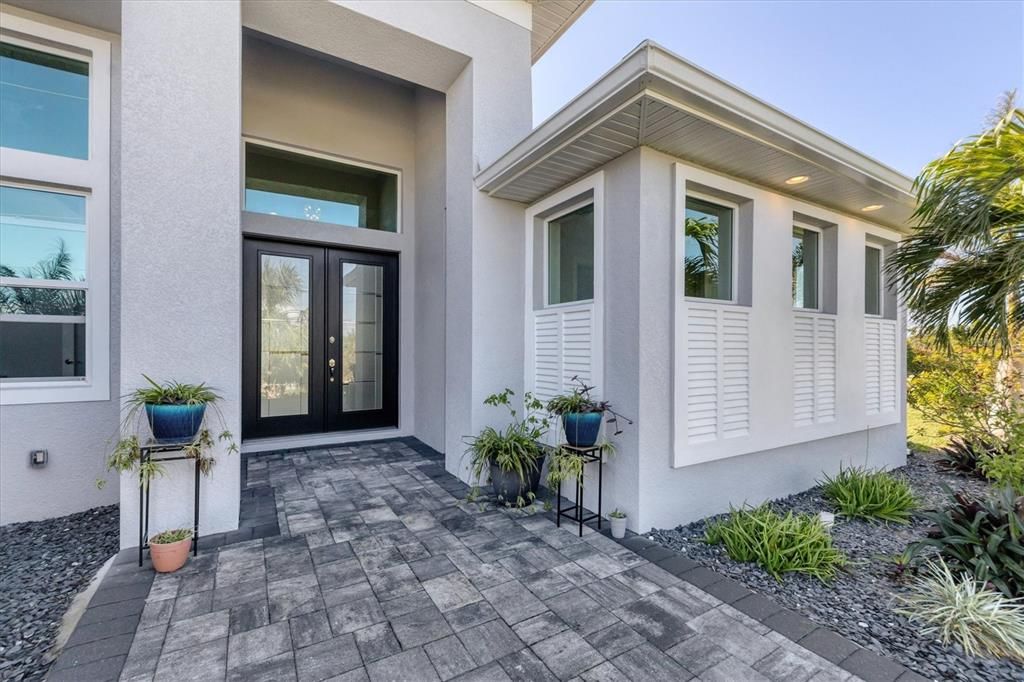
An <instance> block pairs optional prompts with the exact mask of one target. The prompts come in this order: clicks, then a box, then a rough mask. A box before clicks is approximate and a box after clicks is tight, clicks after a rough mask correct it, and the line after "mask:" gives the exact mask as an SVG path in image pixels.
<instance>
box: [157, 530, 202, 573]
mask: <svg viewBox="0 0 1024 682" xmlns="http://www.w3.org/2000/svg"><path fill="white" fill-rule="evenodd" d="M190 549H192V531H191V530H189V529H187V528H178V529H176V530H165V531H164V532H162V533H157V534H156V535H154V536H153V537H151V538H150V539H149V556H150V558H151V559H152V560H153V569H154V570H155V571H156V572H157V573H173V572H174V571H177V570H178V569H179V568H181V567H182V566H184V565H185V561H186V560H187V559H188V553H189V550H190Z"/></svg>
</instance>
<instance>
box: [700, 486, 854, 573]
mask: <svg viewBox="0 0 1024 682" xmlns="http://www.w3.org/2000/svg"><path fill="white" fill-rule="evenodd" d="M729 511H730V513H729V517H728V518H726V519H724V520H722V521H717V522H713V523H711V524H709V525H708V528H707V530H706V531H705V536H704V537H705V540H706V541H707V542H708V543H710V544H713V545H716V544H722V545H725V549H726V551H727V552H728V553H729V556H730V557H731V558H732V559H733V560H735V561H753V562H756V563H757V564H759V565H760V566H761V567H762V568H764V569H765V570H766V571H768V572H769V573H770V574H771V575H772V576H774V577H775V579H776V580H781V579H782V574H783V573H790V572H793V573H806V574H807V575H811V576H814V577H815V578H817V579H818V580H821V581H822V582H827V581H829V580H832V579H833V578H834V577H835V575H836V571H837V570H838V569H839V568H841V567H842V566H844V565H845V564H846V557H845V556H844V555H843V553H842V552H841V551H840V550H839V549H837V548H836V547H833V546H832V536H830V535H829V534H828V531H827V530H826V529H825V527H824V526H823V525H822V524H821V521H820V520H819V519H818V517H817V516H813V515H810V514H794V513H793V512H789V513H788V514H786V515H785V516H783V515H781V514H779V513H778V512H776V511H775V510H773V509H772V508H771V507H770V506H769V505H768V504H767V503H766V504H762V505H761V506H759V507H755V508H743V509H733V508H732V507H730V510H729Z"/></svg>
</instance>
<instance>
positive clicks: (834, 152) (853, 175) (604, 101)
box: [476, 41, 914, 206]
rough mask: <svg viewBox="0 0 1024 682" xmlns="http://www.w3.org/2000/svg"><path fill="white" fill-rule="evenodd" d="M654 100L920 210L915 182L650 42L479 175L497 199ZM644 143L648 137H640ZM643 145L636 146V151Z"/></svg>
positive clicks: (481, 186)
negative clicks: (598, 128) (643, 100)
mask: <svg viewBox="0 0 1024 682" xmlns="http://www.w3.org/2000/svg"><path fill="white" fill-rule="evenodd" d="M642 94H651V95H652V96H657V97H659V99H662V100H663V101H665V102H666V103H668V104H673V105H676V106H678V107H679V108H681V109H685V110H688V111H690V112H692V113H694V114H695V115H698V116H700V117H701V118H704V119H706V120H709V121H711V122H713V123H716V124H718V125H722V126H723V127H725V128H727V129H730V130H733V131H734V132H735V133H737V134H741V135H744V136H746V137H750V138H752V139H755V140H758V141H761V142H763V143H765V144H770V145H772V146H774V147H777V148H779V149H782V150H784V151H786V152H787V153H790V154H793V155H794V156H798V157H801V158H804V159H806V160H808V161H810V162H812V163H815V164H816V165H819V166H821V167H823V168H826V169H827V170H830V171H832V172H835V173H838V174H841V175H843V176H844V177H847V178H849V179H850V180H851V181H854V182H858V183H860V184H862V185H864V186H866V187H869V188H870V189H872V190H873V191H876V192H879V193H881V194H884V195H885V196H887V197H890V198H891V199H892V200H893V201H899V202H901V203H906V204H907V205H908V206H913V204H914V195H913V192H912V181H911V180H910V178H907V177H906V176H904V175H902V174H901V173H899V172H897V171H895V170H893V169H892V168H889V167H888V166H885V165H884V164H882V163H880V162H878V161H876V160H874V159H872V158H870V157H868V156H865V155H864V154H861V153H860V152H858V151H857V150H855V149H853V148H852V147H850V146H848V145H845V144H843V143H842V142H839V141H838V140H836V139H835V138H833V137H830V136H829V135H826V134H825V133H823V132H821V131H819V130H817V129H816V128H813V127H811V126H809V125H807V124H806V123H803V122H802V121H799V120H797V119H795V118H793V117H792V116H789V115H788V114H786V113H784V112H782V111H780V110H779V109H776V108H775V107H772V106H771V105H769V104H767V103H765V102H764V101H762V100H760V99H758V98H756V97H754V96H753V95H750V94H749V93H746V92H744V91H742V90H740V89H739V88H737V87H735V86H733V85H731V84H729V83H727V82H725V81H723V80H721V79H719V78H717V77H715V76H714V75H712V74H710V73H708V72H707V71H705V70H703V69H701V68H699V67H697V66H695V65H694V64H691V63H690V62H688V61H686V60H685V59H683V58H682V57H679V56H677V55H675V54H673V53H671V52H669V51H668V50H665V49H664V48H662V47H661V46H659V45H657V44H655V43H653V42H651V41H645V42H643V43H641V44H640V45H639V46H638V47H637V48H635V49H634V50H633V51H632V52H630V53H629V54H628V55H627V56H626V57H625V58H624V59H623V60H622V61H621V62H619V63H618V64H617V65H616V66H615V67H613V68H612V69H611V70H610V71H608V72H607V73H606V74H604V75H603V76H602V77H601V78H600V79H598V80H597V81H596V82H595V83H593V84H592V85H591V86H590V87H588V88H587V89H586V90H584V91H583V92H582V93H580V94H579V95H578V96H576V97H575V98H574V99H573V100H572V101H570V102H569V103H568V104H566V105H565V106H564V107H562V109H560V110H559V111H557V112H556V113H555V114H553V115H552V116H550V117H549V118H548V119H547V120H545V121H544V122H543V123H541V124H540V125H538V126H537V127H536V128H535V129H534V130H533V132H531V133H530V134H529V135H527V136H526V137H525V138H524V139H523V140H522V141H520V142H519V143H518V144H516V145H515V146H514V147H512V148H511V149H510V150H509V151H508V152H506V153H505V154H504V155H502V156H501V157H500V158H499V159H497V160H496V161H495V162H494V163H492V164H491V165H490V166H488V167H487V168H485V169H484V170H482V171H481V172H480V173H478V174H477V176H476V184H477V187H478V188H479V189H481V190H483V191H485V192H487V193H489V194H494V193H495V192H497V191H499V190H500V189H501V188H502V187H503V186H505V185H506V184H508V183H509V182H511V181H512V180H513V179H515V178H516V177H517V176H519V175H521V174H522V173H524V172H526V171H528V170H529V168H531V167H532V166H534V165H536V164H537V163H539V162H540V161H542V160H543V159H544V158H546V157H547V156H549V155H550V154H552V153H554V152H555V151H557V150H558V149H560V148H562V147H564V146H566V145H568V144H571V143H572V141H573V140H575V138H577V137H579V136H580V135H582V134H583V133H584V132H585V131H586V130H588V129H590V128H591V127H593V126H594V125H597V124H599V123H600V122H601V121H602V120H604V119H606V118H608V117H610V116H613V115H614V114H616V113H617V112H618V111H620V110H621V109H623V108H624V107H626V106H628V105H629V104H630V103H631V102H632V101H633V100H634V99H635V98H636V97H637V96H639V95H642ZM641 138H642V135H641ZM643 143H644V141H643V139H638V140H637V146H640V145H642V144H643Z"/></svg>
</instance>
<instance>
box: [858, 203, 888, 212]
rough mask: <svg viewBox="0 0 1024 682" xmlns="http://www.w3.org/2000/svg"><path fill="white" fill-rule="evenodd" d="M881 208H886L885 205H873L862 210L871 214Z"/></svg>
mask: <svg viewBox="0 0 1024 682" xmlns="http://www.w3.org/2000/svg"><path fill="white" fill-rule="evenodd" d="M880 208H884V204H871V205H870V206H865V207H864V208H862V209H861V210H862V211H864V212H865V213H870V212H871V211H877V210H878V209H880Z"/></svg>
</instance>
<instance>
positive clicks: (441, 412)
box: [412, 88, 446, 452]
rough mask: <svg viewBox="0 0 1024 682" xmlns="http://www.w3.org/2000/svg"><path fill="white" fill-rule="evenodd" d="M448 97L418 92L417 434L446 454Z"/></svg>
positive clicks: (423, 90) (422, 89)
mask: <svg viewBox="0 0 1024 682" xmlns="http://www.w3.org/2000/svg"><path fill="white" fill-rule="evenodd" d="M445 142H446V140H445V98H444V95H443V94H441V93H439V92H435V91H433V90H427V89H426V88H419V89H417V91H416V178H417V181H416V188H415V192H416V215H415V225H414V227H413V229H414V230H415V236H416V273H417V275H416V280H415V282H413V286H414V288H415V299H414V301H413V305H414V306H415V311H414V312H415V318H416V321H415V327H416V350H415V354H414V356H413V358H412V362H413V372H414V373H415V376H416V395H415V400H416V407H415V424H416V430H415V435H416V437H417V438H419V439H420V440H421V441H423V442H424V443H426V444H427V445H429V446H430V447H432V448H434V449H435V450H438V451H441V452H443V451H444V448H445V443H444V434H445V401H444V390H445V352H444V348H445V300H444V292H445V269H444V260H445V259H444V254H445V248H446V234H445V212H444V209H445V201H444V199H445Z"/></svg>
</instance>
